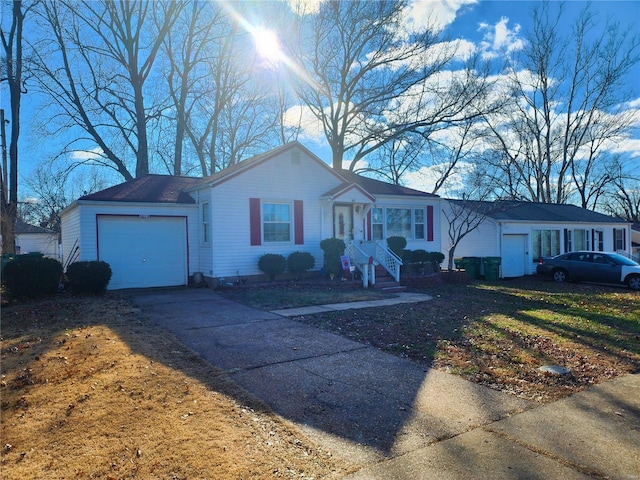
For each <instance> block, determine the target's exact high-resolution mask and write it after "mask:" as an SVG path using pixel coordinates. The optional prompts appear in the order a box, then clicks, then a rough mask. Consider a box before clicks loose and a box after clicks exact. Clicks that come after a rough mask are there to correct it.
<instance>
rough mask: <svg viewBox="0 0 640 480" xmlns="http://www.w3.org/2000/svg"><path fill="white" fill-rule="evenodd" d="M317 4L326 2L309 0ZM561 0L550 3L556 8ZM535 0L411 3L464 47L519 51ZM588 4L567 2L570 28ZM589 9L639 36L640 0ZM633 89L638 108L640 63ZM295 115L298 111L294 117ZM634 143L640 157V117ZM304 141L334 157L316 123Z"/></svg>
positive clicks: (420, 0) (417, 0) (415, 18)
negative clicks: (429, 16) (460, 41)
mask: <svg viewBox="0 0 640 480" xmlns="http://www.w3.org/2000/svg"><path fill="white" fill-rule="evenodd" d="M307 1H308V2H310V3H312V4H313V3H317V2H318V1H322V0H307ZM558 3H559V2H551V7H552V9H555V7H557V6H558ZM539 4H540V2H537V1H476V0H414V1H413V2H412V5H413V10H412V16H413V21H414V22H418V23H419V21H420V20H419V18H420V17H421V16H422V17H425V18H426V16H428V15H431V20H434V19H435V20H436V22H437V23H438V24H439V25H440V26H441V27H442V29H443V30H442V34H443V35H444V36H445V37H448V38H449V39H452V40H455V39H460V40H462V41H463V44H464V47H462V48H469V49H471V48H480V49H482V50H484V51H486V52H487V53H489V54H492V53H496V52H497V51H498V50H499V49H506V50H510V49H514V50H517V49H519V48H521V47H522V46H523V43H524V36H525V33H526V31H527V30H529V29H530V28H531V26H532V10H533V9H534V8H535V7H536V5H539ZM587 5H588V2H586V1H569V2H566V3H565V6H564V8H565V12H566V13H565V16H564V17H563V18H564V19H565V20H566V24H567V32H566V33H568V32H569V29H570V28H571V25H572V23H573V19H575V18H576V16H577V15H578V14H579V13H580V12H581V11H582V10H583V9H584V8H585V7H586V6H587ZM590 5H591V11H592V12H595V13H596V14H597V19H598V22H599V24H600V25H604V24H605V23H606V21H607V20H612V21H615V22H620V24H621V27H623V28H630V29H632V31H633V32H634V33H636V34H640V30H639V29H638V25H640V0H626V1H619V0H616V1H605V0H600V1H595V2H591V4H590ZM628 83H629V87H630V88H632V87H633V88H634V89H635V91H636V98H637V99H639V100H638V106H639V107H640V64H637V65H636V66H635V69H634V72H633V73H632V74H631V75H629V77H628ZM296 118H297V115H296ZM638 120H639V124H638V128H637V129H636V134H635V135H634V137H635V138H634V141H633V142H632V143H631V142H630V143H629V144H628V145H627V146H626V148H627V151H632V152H634V153H633V154H632V155H633V156H637V157H638V158H640V118H639V119H638ZM302 142H303V143H305V144H306V145H307V146H308V147H309V148H310V149H311V150H312V151H314V152H315V153H316V154H318V155H319V156H320V157H322V158H324V159H328V158H330V153H329V150H328V148H327V147H326V145H325V141H324V138H323V137H322V136H321V135H320V132H319V131H317V130H315V131H314V129H313V126H310V128H309V129H308V130H307V131H306V136H305V137H303V139H302Z"/></svg>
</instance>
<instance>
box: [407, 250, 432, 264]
mask: <svg viewBox="0 0 640 480" xmlns="http://www.w3.org/2000/svg"><path fill="white" fill-rule="evenodd" d="M430 261H431V255H430V254H429V252H427V251H426V250H422V249H419V250H414V251H413V255H411V262H412V263H420V264H424V263H427V262H430Z"/></svg>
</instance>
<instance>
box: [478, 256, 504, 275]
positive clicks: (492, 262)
mask: <svg viewBox="0 0 640 480" xmlns="http://www.w3.org/2000/svg"><path fill="white" fill-rule="evenodd" d="M482 261H483V264H484V279H485V280H498V278H500V264H501V263H502V258H501V257H484V258H483V259H482Z"/></svg>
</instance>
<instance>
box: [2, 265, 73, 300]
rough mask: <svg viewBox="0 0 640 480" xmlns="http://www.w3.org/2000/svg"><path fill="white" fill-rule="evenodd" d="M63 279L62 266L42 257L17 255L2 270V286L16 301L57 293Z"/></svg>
mask: <svg viewBox="0 0 640 480" xmlns="http://www.w3.org/2000/svg"><path fill="white" fill-rule="evenodd" d="M61 277H62V264H61V263H60V262H59V261H58V260H54V259H53V258H46V257H43V256H42V255H33V254H26V255H16V257H15V258H14V259H13V260H11V261H9V262H8V263H7V264H6V265H5V266H4V268H3V269H2V284H3V285H4V287H5V289H6V292H7V295H8V296H9V297H11V298H14V299H21V298H32V297H39V296H42V295H48V294H51V293H56V292H57V291H58V286H59V285H60V279H61Z"/></svg>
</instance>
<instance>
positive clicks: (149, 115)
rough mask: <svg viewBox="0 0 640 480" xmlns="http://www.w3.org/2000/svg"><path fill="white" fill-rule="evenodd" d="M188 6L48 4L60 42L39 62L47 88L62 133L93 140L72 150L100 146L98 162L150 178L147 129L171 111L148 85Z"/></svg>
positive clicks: (45, 12)
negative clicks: (80, 133) (162, 49)
mask: <svg viewBox="0 0 640 480" xmlns="http://www.w3.org/2000/svg"><path fill="white" fill-rule="evenodd" d="M183 5H184V4H183V3H182V2H172V1H166V2H165V1H155V2H148V1H145V0H135V1H128V2H119V1H115V0H100V1H82V2H76V1H66V0H56V1H47V2H44V4H43V9H42V18H43V20H44V23H45V25H46V26H47V28H49V29H50V31H51V34H52V38H53V40H52V50H51V51H49V52H48V53H49V55H45V54H41V55H40V57H39V60H40V61H39V68H40V73H41V77H40V78H41V79H42V81H41V88H42V90H43V91H44V92H46V93H47V94H49V98H50V99H51V101H52V102H54V103H55V104H57V106H58V107H59V112H60V113H59V114H58V115H57V117H56V119H57V120H58V121H61V122H62V123H61V124H60V127H59V128H61V129H68V128H74V127H79V128H80V129H82V130H84V132H85V134H86V136H79V138H75V139H74V140H73V141H72V142H71V143H70V144H69V145H68V148H69V149H71V148H73V147H74V146H76V145H82V143H83V142H84V144H85V145H86V144H89V145H94V146H97V147H98V150H97V151H96V150H95V149H93V148H91V147H90V148H89V149H91V150H92V151H93V152H94V157H93V158H92V160H93V161H94V162H97V163H102V164H104V165H107V166H110V167H111V168H114V169H115V170H117V171H118V172H119V173H120V174H121V175H122V177H123V178H124V179H125V180H129V179H131V178H133V177H134V175H135V176H140V175H144V174H147V173H149V147H148V128H149V127H148V124H149V122H150V121H152V120H154V119H157V118H158V117H159V116H160V114H161V112H162V109H163V108H164V107H165V106H164V105H158V104H157V102H153V101H150V102H147V100H146V99H147V98H148V97H149V96H152V95H153V93H152V92H153V89H151V88H150V87H149V86H148V81H149V80H150V78H152V73H153V71H154V65H155V63H156V58H157V55H158V52H159V50H160V47H161V45H162V42H163V41H164V39H165V37H166V35H167V34H168V32H169V30H170V29H171V28H172V27H173V25H174V23H175V22H176V19H177V17H178V15H179V13H180V11H181V9H182V7H183ZM154 84H155V85H156V87H157V85H158V84H157V81H154ZM118 147H119V150H120V151H118ZM79 148H86V147H82V146H80V147H79ZM131 159H135V167H134V169H133V170H132V169H131V168H130V166H129V164H130V163H131ZM132 172H133V173H132Z"/></svg>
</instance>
